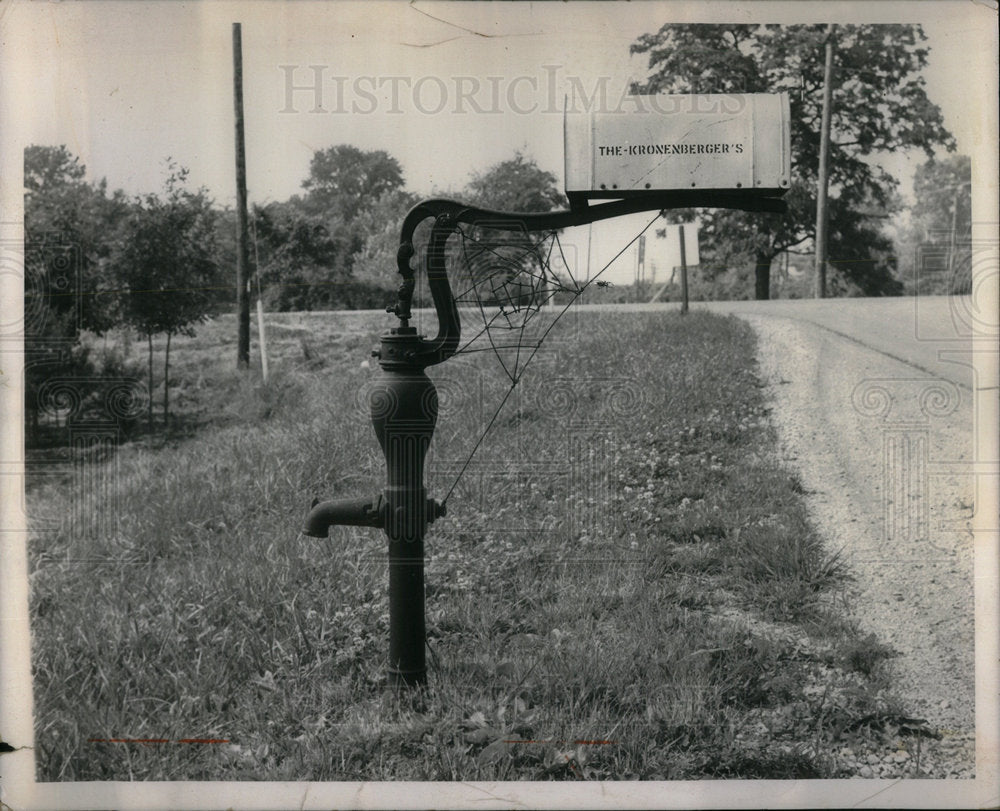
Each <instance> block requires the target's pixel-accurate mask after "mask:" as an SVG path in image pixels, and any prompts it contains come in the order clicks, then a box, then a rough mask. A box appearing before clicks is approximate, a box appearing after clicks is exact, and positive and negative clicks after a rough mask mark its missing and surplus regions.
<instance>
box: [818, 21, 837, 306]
mask: <svg viewBox="0 0 1000 811" xmlns="http://www.w3.org/2000/svg"><path fill="white" fill-rule="evenodd" d="M825 50H826V53H825V63H824V66H823V118H822V122H821V124H820V132H819V176H818V178H817V189H816V298H824V297H825V296H826V252H827V248H826V235H827V232H826V229H827V211H826V196H827V188H828V186H829V173H830V168H829V166H828V164H829V154H830V107H831V100H832V97H833V87H832V86H831V79H832V77H833V26H832V25H829V26H827V29H826V46H825Z"/></svg>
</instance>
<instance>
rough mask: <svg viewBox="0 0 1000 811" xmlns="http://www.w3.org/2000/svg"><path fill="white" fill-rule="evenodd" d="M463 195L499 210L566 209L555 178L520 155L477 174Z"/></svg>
mask: <svg viewBox="0 0 1000 811" xmlns="http://www.w3.org/2000/svg"><path fill="white" fill-rule="evenodd" d="M463 196H464V197H465V198H466V199H468V201H469V202H470V203H472V204H473V205H476V206H479V207H480V208H489V209H494V210H497V211H524V212H535V211H552V210H553V209H556V208H565V207H566V206H567V202H566V198H565V197H564V196H563V194H562V192H560V191H559V187H558V185H557V181H556V177H555V175H553V174H552V173H551V172H546V171H545V170H543V169H540V168H539V167H538V164H537V163H535V161H534V159H533V158H528V157H525V156H524V155H523V154H522V153H521V152H515V153H514V157H513V158H509V159H508V160H505V161H500V163H497V164H494V165H493V166H491V167H490V168H489V169H487V170H486V171H485V172H483V173H477V174H474V175H473V176H472V179H471V180H470V181H469V183H468V185H467V186H466V189H465V194H464V195H463Z"/></svg>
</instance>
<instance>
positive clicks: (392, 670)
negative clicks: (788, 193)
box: [303, 190, 785, 686]
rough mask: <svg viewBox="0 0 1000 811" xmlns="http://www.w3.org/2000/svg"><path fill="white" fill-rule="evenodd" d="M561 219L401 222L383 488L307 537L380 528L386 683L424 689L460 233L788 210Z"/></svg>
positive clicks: (326, 516)
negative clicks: (430, 325) (427, 334)
mask: <svg viewBox="0 0 1000 811" xmlns="http://www.w3.org/2000/svg"><path fill="white" fill-rule="evenodd" d="M570 204H571V207H570V209H569V210H566V211H554V212H547V213H540V214H533V213H511V212H500V211H491V210H488V209H481V208H476V207H472V206H466V205H463V204H461V203H457V202H455V201H452V200H426V201H424V202H422V203H419V204H418V205H417V206H415V207H414V208H413V209H412V210H411V211H410V212H409V213H408V214H407V216H406V218H405V219H404V221H403V227H402V231H401V235H400V246H399V252H398V254H397V265H398V269H399V273H400V275H401V276H402V283H401V284H400V286H399V291H398V300H397V303H396V304H395V305H394V306H391V307H389V308H387V311H388V312H391V313H393V314H395V315H396V316H397V317H398V318H399V322H400V323H399V326H398V327H394V328H392V329H389V330H388V331H387V332H386V333H384V334H383V335H382V337H381V344H380V346H379V348H378V349H377V350H375V351H374V352H373V354H374V356H375V357H376V358H377V359H378V364H379V367H380V372H379V373H378V375H377V377H376V379H375V381H374V385H373V386H372V389H371V392H370V395H369V407H370V410H371V420H372V426H373V427H374V429H375V435H376V437H377V438H378V442H379V445H381V447H382V452H383V454H384V455H385V463H386V486H385V488H384V489H383V490H382V493H381V494H380V495H378V496H377V497H375V498H369V499H364V498H361V499H358V498H353V499H338V500H335V501H324V502H322V503H314V505H313V509H312V511H311V512H310V513H309V515H308V517H307V518H306V522H305V527H304V528H303V532H304V533H305V534H306V535H310V536H313V537H317V538H325V537H327V534H328V532H329V528H330V527H331V526H333V525H347V526H363V527H378V528H381V529H382V530H383V531H384V532H385V533H386V535H387V536H388V538H389V673H388V675H389V683H390V684H391V685H405V686H411V685H419V684H422V683H424V682H425V681H426V678H427V669H426V662H425V655H424V651H425V628H424V534H425V533H426V531H427V526H428V524H430V523H431V522H433V521H434V520H435V519H436V518H439V517H441V516H443V515H444V512H445V508H444V505H443V504H440V503H438V502H437V501H435V500H433V499H431V498H428V497H427V491H426V489H425V488H424V460H425V458H426V455H427V450H428V447H429V446H430V442H431V437H432V436H433V434H434V426H435V424H436V422H437V411H438V399H437V391H436V389H435V388H434V383H433V382H432V381H431V379H430V378H429V377H428V376H427V373H426V371H425V370H426V368H427V367H428V366H433V365H435V364H437V363H441V362H443V361H445V360H447V359H448V358H450V357H451V356H452V355H454V354H455V352H456V350H457V349H458V345H459V339H460V337H461V324H460V321H459V315H458V308H457V307H456V305H455V298H454V296H453V294H452V291H451V286H450V285H449V283H448V275H447V269H446V263H445V244H446V243H447V241H448V238H449V236H451V234H452V232H453V231H454V230H455V228H456V227H457V225H458V224H459V223H467V224H470V225H475V226H479V227H485V228H494V229H498V230H508V231H512V230H516V231H548V230H557V229H560V228H566V227H570V226H574V225H586V224H587V223H591V222H596V221H598V220H602V219H608V218H610V217H618V216H622V215H624V214H632V213H636V212H640V211H654V210H656V209H670V208H688V207H696V206H706V207H719V208H736V209H742V210H747V211H771V212H780V211H784V210H785V206H784V202H783V201H781V200H776V199H768V198H759V197H753V196H751V195H747V194H739V193H723V192H717V191H698V190H690V191H688V190H683V191H671V192H657V193H652V194H648V195H643V196H641V197H633V198H629V199H624V200H616V201H614V202H610V203H603V204H600V205H588V204H587V203H586V201H585V200H580V199H575V200H574V199H572V198H571V200H570ZM431 217H432V218H434V225H433V227H432V228H431V233H430V239H429V241H428V245H427V254H426V268H427V281H428V287H429V289H430V292H431V296H432V298H433V301H434V309H435V311H436V314H437V319H438V334H437V335H436V336H435V337H434V338H433V339H431V340H425V339H424V338H423V337H422V336H420V335H418V334H417V331H416V329H415V328H414V327H411V326H410V325H409V322H410V318H411V311H410V308H411V303H412V299H413V290H414V286H415V279H414V270H413V268H411V267H410V259H411V258H412V257H413V255H414V248H413V234H414V231H415V230H416V227H417V225H419V224H420V223H421V222H423V221H424V220H425V219H428V218H431Z"/></svg>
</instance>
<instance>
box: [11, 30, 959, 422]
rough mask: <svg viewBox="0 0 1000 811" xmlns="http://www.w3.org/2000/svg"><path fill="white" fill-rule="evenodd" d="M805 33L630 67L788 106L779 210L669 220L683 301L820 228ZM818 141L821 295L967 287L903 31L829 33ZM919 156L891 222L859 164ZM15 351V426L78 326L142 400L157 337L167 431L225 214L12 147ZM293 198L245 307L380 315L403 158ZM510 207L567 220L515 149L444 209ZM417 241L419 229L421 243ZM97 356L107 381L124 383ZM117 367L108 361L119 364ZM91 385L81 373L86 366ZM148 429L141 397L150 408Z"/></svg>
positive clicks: (750, 287) (323, 176)
mask: <svg viewBox="0 0 1000 811" xmlns="http://www.w3.org/2000/svg"><path fill="white" fill-rule="evenodd" d="M829 35H831V32H830V30H829V29H828V28H827V27H826V26H820V25H792V26H778V25H738V24H727V25H704V24H698V25H687V24H667V25H664V26H663V27H662V28H661V29H660V30H659V31H657V32H655V33H652V34H647V35H644V36H642V37H640V38H639V39H638V40H637V41H636V42H635V43H634V44H633V46H632V52H633V53H636V54H646V55H648V58H649V63H648V64H649V75H648V78H647V79H646V80H645V81H644V82H641V83H636V84H635V85H634V86H633V91H634V92H637V93H691V92H721V93H747V92H754V93H756V92H761V93H764V92H767V93H773V92H785V93H788V94H789V95H790V98H791V113H792V116H791V119H792V120H791V124H792V133H791V145H792V167H793V172H792V174H793V177H792V182H791V187H790V189H789V191H788V193H787V196H786V199H787V200H788V203H789V211H788V214H787V215H784V216H777V215H765V216H762V215H759V214H753V215H751V214H746V213H744V212H738V211H726V210H708V209H698V210H687V211H683V210H681V211H672V212H666V216H667V218H668V219H670V220H672V221H692V220H697V221H698V222H699V224H700V226H701V240H700V241H701V266H700V268H698V269H696V270H695V273H694V278H693V280H692V282H693V287H694V289H696V290H698V291H699V293H700V295H701V296H703V297H706V298H711V297H719V298H721V297H728V298H750V297H755V298H768V297H770V288H771V268H772V265H773V263H774V262H775V260H776V259H777V258H778V257H781V256H787V255H788V254H795V253H801V254H804V255H808V254H809V249H810V246H811V242H812V240H813V237H814V228H815V202H816V184H817V165H818V150H819V121H820V96H821V93H820V91H821V90H822V67H823V66H822V61H823V60H822V53H823V47H822V45H823V42H824V37H826V36H829ZM834 35H835V36H836V54H837V56H836V70H835V73H834V77H835V78H834V82H833V94H832V95H833V116H832V120H833V124H832V134H833V136H832V143H831V145H830V161H829V163H830V178H831V189H830V205H829V212H830V223H829V234H830V237H829V257H830V266H831V273H830V288H831V292H832V293H833V294H834V295H851V294H855V295H857V294H861V295H898V294H899V293H901V292H903V291H904V289H906V288H907V287H909V289H912V290H918V291H919V292H935V293H940V292H964V291H966V290H967V288H968V286H969V279H970V278H971V275H970V271H969V269H968V267H967V265H968V261H967V257H966V254H967V253H968V251H967V250H966V251H965V252H964V253H963V252H962V246H964V245H965V244H967V239H968V238H967V234H968V231H969V227H970V226H969V223H970V220H971V211H970V206H969V200H970V182H969V181H970V175H971V169H970V163H969V159H968V158H967V157H965V156H958V155H955V156H949V157H945V158H943V159H938V158H935V152H936V151H939V150H941V149H944V150H948V151H953V150H954V141H953V139H952V137H951V135H950V134H949V133H948V132H947V130H946V129H945V127H944V125H943V121H942V117H941V112H940V110H939V109H938V108H937V106H936V105H934V104H933V103H932V102H931V101H930V100H929V99H928V98H927V96H926V93H925V92H924V85H923V78H922V76H921V71H922V69H923V68H924V67H925V66H926V64H927V54H928V51H927V48H926V47H924V45H923V42H924V40H925V38H924V35H923V32H922V31H921V30H920V27H919V26H916V25H853V26H846V25H845V26H838V27H837V28H836V32H835V34H834ZM911 148H919V149H922V150H923V151H924V152H925V153H926V155H927V162H926V163H925V164H924V165H923V166H921V167H920V168H919V169H918V171H917V174H916V180H915V191H916V195H917V204H916V206H914V207H913V209H912V210H911V211H910V212H909V213H910V218H909V221H908V223H907V224H905V226H904V227H903V228H901V229H897V233H896V234H895V235H893V234H892V233H891V231H890V230H889V229H888V228H887V225H888V224H889V222H890V220H892V219H893V218H896V217H897V215H898V214H899V213H900V212H901V211H902V209H903V203H902V198H901V196H900V194H899V190H898V186H899V182H898V180H897V179H896V178H894V177H892V176H891V175H890V174H889V173H888V172H887V171H885V169H884V168H882V167H881V166H880V165H879V163H878V162H877V160H873V156H875V155H876V154H877V153H886V152H895V151H898V150H902V149H911ZM24 169H25V171H24V186H25V232H26V243H25V245H26V253H25V271H26V275H25V314H26V320H25V342H26V343H25V348H26V361H27V366H26V368H27V373H26V380H27V406H28V414H29V417H30V420H31V421H30V423H29V428H30V427H31V426H32V425H36V426H37V421H38V413H39V407H38V400H37V395H38V388H39V386H40V385H41V383H42V382H43V381H44V380H45V379H48V378H51V377H53V376H58V375H64V376H65V375H69V376H74V375H75V376H77V377H79V376H80V375H79V374H77V373H78V372H80V371H81V370H83V371H86V369H87V368H88V364H90V365H92V363H91V361H90V360H89V358H88V357H87V353H86V351H85V350H84V349H83V347H82V344H81V341H80V336H81V334H82V332H83V331H88V332H90V333H93V334H96V335H102V334H106V333H107V332H108V331H109V330H112V329H121V328H124V329H126V330H128V331H130V332H132V333H134V334H135V335H136V336H138V337H140V338H141V339H143V340H144V341H145V342H146V346H147V350H148V357H147V364H146V367H147V368H146V370H145V374H146V376H147V378H148V379H147V385H148V389H149V391H150V392H151V391H152V390H153V378H154V363H153V338H154V336H158V335H163V336H165V337H166V341H165V351H164V357H163V375H162V379H163V388H164V400H163V411H164V420H165V421H166V420H167V419H168V414H169V368H170V345H171V340H172V338H173V337H174V336H176V335H190V334H192V333H193V330H194V329H195V327H196V326H197V324H198V323H199V322H201V321H203V320H205V319H206V318H210V317H211V316H213V315H214V314H216V313H219V312H222V311H228V310H230V309H231V308H232V307H233V301H234V299H235V296H234V292H235V291H234V278H235V274H234V272H233V267H234V257H235V232H236V216H235V212H234V211H233V210H232V209H229V208H221V207H219V206H217V205H216V204H215V203H214V201H213V200H212V199H211V198H210V196H209V195H208V192H207V191H206V190H205V189H203V188H200V189H191V188H189V185H188V182H187V181H188V172H187V170H186V169H185V168H184V167H181V166H179V165H177V164H176V163H174V162H172V161H170V160H169V159H168V160H167V179H166V181H165V183H164V186H163V188H162V189H161V191H159V192H157V193H148V194H144V195H139V196H128V195H126V194H125V193H124V192H122V191H120V190H115V191H110V190H109V189H108V187H107V183H106V182H105V181H103V180H102V181H100V182H91V181H88V180H87V179H86V171H85V167H84V166H83V165H82V164H81V163H80V161H79V159H78V158H77V157H76V156H74V155H72V154H71V153H70V152H69V151H68V150H67V149H66V147H65V146H30V147H28V148H27V150H26V151H25V167H24ZM301 188H302V191H301V193H299V194H296V195H293V196H292V197H290V198H289V199H288V200H285V201H281V202H272V203H268V204H266V205H262V206H254V207H253V210H252V212H251V262H252V265H253V267H254V270H255V273H254V275H253V276H252V282H253V285H254V288H255V289H254V291H253V293H254V295H257V294H258V292H259V295H260V297H261V298H262V300H263V302H264V306H265V307H266V308H267V309H268V310H270V311H297V310H316V309H338V308H370V307H381V306H383V305H384V304H386V303H387V301H388V299H389V298H390V297H391V293H392V291H393V290H394V289H395V287H396V285H397V283H398V278H397V275H396V262H395V256H396V249H397V240H398V228H399V223H400V221H401V220H402V218H403V216H404V215H405V213H406V211H407V210H408V209H409V208H410V207H411V206H413V205H414V204H415V203H416V202H417V197H416V196H415V195H414V194H413V193H412V192H410V191H408V190H407V189H406V186H405V181H404V177H403V171H402V168H401V166H400V164H399V163H398V161H397V160H396V159H395V158H394V157H392V156H391V155H389V154H387V153H386V152H384V151H381V150H363V149H360V148H358V147H356V146H353V145H349V144H340V145H336V146H331V147H328V148H325V149H321V150H318V151H316V152H315V154H314V155H313V157H312V161H311V163H310V166H309V171H308V176H307V177H306V178H305V179H304V180H303V182H302V184H301ZM451 196H455V197H458V198H459V199H462V200H464V201H466V202H469V203H471V204H475V205H480V206H483V207H486V208H491V209H500V210H507V211H547V210H552V209H554V208H560V207H564V206H565V204H566V203H565V200H564V198H563V195H562V194H561V192H560V191H559V190H558V186H557V180H556V178H555V176H553V175H552V174H551V173H549V172H545V171H543V170H541V169H540V168H539V167H538V166H537V165H536V164H535V162H534V161H533V160H532V159H531V158H530V157H527V156H525V155H523V154H520V153H515V155H514V156H513V157H512V158H510V159H508V160H505V161H502V162H500V163H498V164H496V165H494V166H493V167H491V168H489V169H488V170H486V171H484V172H482V173H480V174H476V175H474V176H473V177H472V178H471V179H470V181H469V182H468V184H467V185H466V187H465V188H463V189H460V190H458V191H456V192H455V194H454V195H451ZM418 236H419V233H418ZM109 363H110V361H109V360H108V359H107V358H105V360H104V365H105V367H107V368H105V369H103V372H104V373H105V374H106V375H112V376H113V375H115V374H120V373H121V371H122V370H121V368H116V367H115V364H114V363H111V365H110V366H108V364H109ZM119 367H120V363H119ZM91 371H92V370H91ZM148 418H149V420H150V422H152V402H150V403H149V404H148Z"/></svg>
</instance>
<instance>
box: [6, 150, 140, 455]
mask: <svg viewBox="0 0 1000 811" xmlns="http://www.w3.org/2000/svg"><path fill="white" fill-rule="evenodd" d="M85 175H86V169H85V167H84V166H83V164H81V163H80V161H79V159H78V158H77V157H75V156H74V155H72V154H71V153H70V152H69V150H67V149H66V147H65V146H58V147H53V146H39V145H31V146H28V147H27V148H26V149H25V151H24V228H25V257H24V271H25V277H24V278H25V284H24V312H25V321H24V342H25V347H24V349H25V410H26V412H27V414H28V416H29V422H28V430H29V439H30V440H32V441H34V440H35V439H36V438H37V434H38V412H39V403H38V397H37V395H38V391H39V388H40V386H41V385H42V384H43V383H44V382H45V381H46V380H48V379H51V378H53V377H55V376H71V377H74V378H77V379H78V382H77V383H76V384H75V385H78V386H79V385H83V384H82V383H81V382H79V379H81V378H85V377H87V376H88V374H87V372H88V370H87V369H86V368H84V367H85V366H86V364H85V357H84V353H83V352H82V350H81V347H80V333H81V330H89V331H91V332H94V333H96V334H98V335H99V334H102V333H104V332H105V331H107V330H108V329H109V328H111V327H112V326H114V324H115V319H116V313H115V297H114V289H113V287H114V286H113V284H112V283H111V282H110V281H109V280H108V279H107V276H106V274H104V273H103V272H102V263H103V262H104V260H105V259H106V257H107V253H108V244H107V240H106V235H107V233H108V232H109V231H110V230H111V228H113V225H114V223H115V221H116V220H117V218H118V217H120V216H121V213H122V211H123V210H124V209H125V208H126V206H127V203H126V201H125V199H124V195H122V194H121V193H120V192H115V193H114V194H111V195H108V193H107V184H106V183H105V182H104V181H103V180H102V181H101V182H100V183H97V184H90V183H88V182H87V181H86V180H85ZM78 394H80V395H84V394H85V392H78Z"/></svg>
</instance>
